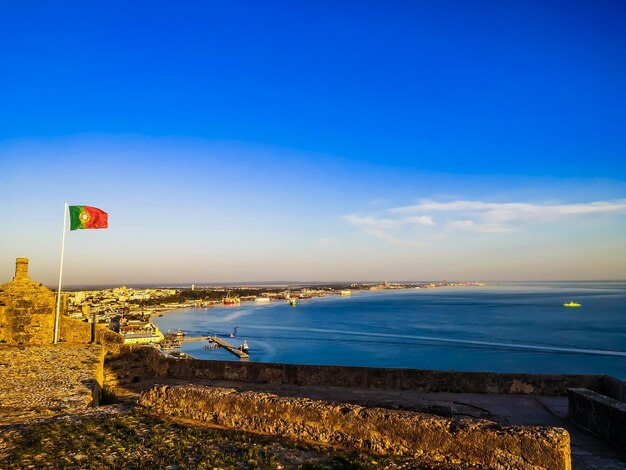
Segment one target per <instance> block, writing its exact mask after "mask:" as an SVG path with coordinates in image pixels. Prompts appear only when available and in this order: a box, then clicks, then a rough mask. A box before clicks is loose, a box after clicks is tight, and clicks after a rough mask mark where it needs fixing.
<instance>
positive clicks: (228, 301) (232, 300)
mask: <svg viewBox="0 0 626 470" xmlns="http://www.w3.org/2000/svg"><path fill="white" fill-rule="evenodd" d="M222 302H223V303H224V305H237V304H239V303H240V302H241V300H240V299H239V297H231V296H230V291H228V293H227V294H226V297H224V298H223V299H222Z"/></svg>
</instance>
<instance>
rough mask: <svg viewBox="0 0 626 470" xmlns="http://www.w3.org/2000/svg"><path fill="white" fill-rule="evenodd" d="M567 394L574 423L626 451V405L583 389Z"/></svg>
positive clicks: (571, 390)
mask: <svg viewBox="0 0 626 470" xmlns="http://www.w3.org/2000/svg"><path fill="white" fill-rule="evenodd" d="M567 392H568V411H569V417H570V419H572V421H574V422H575V423H576V424H579V425H580V426H582V427H584V428H586V429H588V430H589V431H591V432H592V433H594V434H596V435H598V436H600V437H601V438H603V439H606V440H607V441H608V442H610V443H611V444H613V445H615V446H616V447H617V448H620V449H626V403H624V402H623V401H620V400H616V399H615V398H611V397H607V396H604V395H601V394H599V393H596V392H593V391H591V390H586V389H582V388H572V389H569V390H568V391H567Z"/></svg>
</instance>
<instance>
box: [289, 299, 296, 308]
mask: <svg viewBox="0 0 626 470" xmlns="http://www.w3.org/2000/svg"><path fill="white" fill-rule="evenodd" d="M289 305H291V306H292V307H295V306H296V305H298V299H295V298H293V299H289Z"/></svg>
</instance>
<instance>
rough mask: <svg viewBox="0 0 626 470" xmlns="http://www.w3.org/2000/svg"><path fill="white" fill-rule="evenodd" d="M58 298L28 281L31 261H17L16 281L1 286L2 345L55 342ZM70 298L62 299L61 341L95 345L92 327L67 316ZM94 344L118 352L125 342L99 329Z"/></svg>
mask: <svg viewBox="0 0 626 470" xmlns="http://www.w3.org/2000/svg"><path fill="white" fill-rule="evenodd" d="M55 311H56V295H55V293H54V292H52V291H51V290H50V289H48V288H47V287H45V286H43V285H41V284H39V283H37V282H34V281H31V280H30V278H29V277H28V259H27V258H17V259H16V261H15V277H14V278H13V280H12V281H11V282H7V283H6V284H3V285H1V286H0V344H8V345H45V344H51V343H52V342H53V341H54V316H55ZM66 311H67V296H65V295H62V296H61V312H60V316H59V340H60V341H61V342H65V343H69V344H87V343H90V342H92V341H93V338H92V330H91V328H92V325H91V324H90V323H84V322H81V321H78V320H75V319H72V318H69V317H68V316H67V315H66ZM95 341H96V342H97V343H99V344H103V345H105V346H107V348H108V349H113V350H117V349H119V347H120V345H121V344H123V342H124V340H123V338H122V337H121V336H120V335H118V334H117V333H115V332H113V331H111V330H109V329H108V328H104V327H97V328H96V334H95Z"/></svg>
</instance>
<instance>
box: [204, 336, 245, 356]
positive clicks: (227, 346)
mask: <svg viewBox="0 0 626 470" xmlns="http://www.w3.org/2000/svg"><path fill="white" fill-rule="evenodd" d="M207 339H209V340H212V341H213V342H214V343H215V344H218V345H219V346H221V347H223V348H224V349H226V350H227V351H229V352H231V353H233V354H234V355H235V356H237V357H239V359H248V358H249V357H250V355H249V354H248V353H245V352H243V351H241V350H239V349H237V348H236V347H234V346H233V345H232V344H230V343H229V342H228V341H226V340H223V339H222V338H218V337H217V336H209V337H208V338H207Z"/></svg>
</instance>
